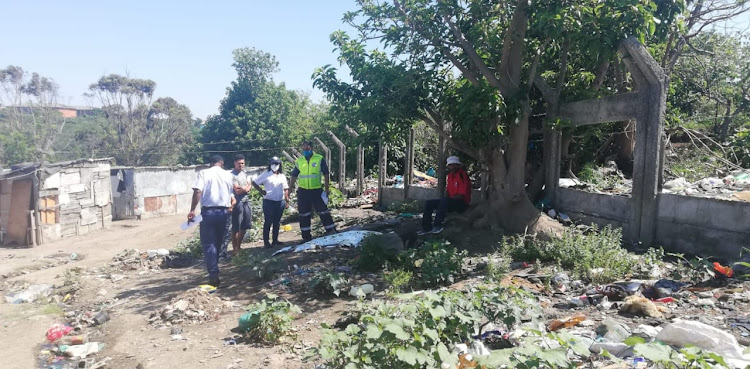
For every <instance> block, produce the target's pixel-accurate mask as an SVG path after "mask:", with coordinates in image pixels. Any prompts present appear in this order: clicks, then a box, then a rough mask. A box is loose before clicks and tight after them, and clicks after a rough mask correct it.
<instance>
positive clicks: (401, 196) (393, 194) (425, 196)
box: [382, 186, 482, 207]
mask: <svg viewBox="0 0 750 369" xmlns="http://www.w3.org/2000/svg"><path fill="white" fill-rule="evenodd" d="M382 191H383V205H384V206H386V207H387V206H390V205H391V204H393V203H395V202H399V201H406V200H416V201H420V202H423V201H426V200H432V199H438V198H440V194H439V193H438V190H437V189H436V188H426V187H417V186H412V187H410V188H409V198H408V199H407V198H406V190H404V189H403V188H395V187H384V188H383V189H382ZM481 195H482V193H481V191H479V190H474V191H472V193H471V203H472V204H476V203H477V202H478V201H480V200H481Z"/></svg>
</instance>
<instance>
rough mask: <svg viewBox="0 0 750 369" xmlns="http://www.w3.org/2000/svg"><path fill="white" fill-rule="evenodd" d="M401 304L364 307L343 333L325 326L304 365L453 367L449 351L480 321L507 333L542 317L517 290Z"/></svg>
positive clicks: (425, 297) (443, 295)
mask: <svg viewBox="0 0 750 369" xmlns="http://www.w3.org/2000/svg"><path fill="white" fill-rule="evenodd" d="M402 299H403V300H404V301H403V302H402V303H400V304H398V305H396V304H392V303H388V302H376V303H373V304H370V305H365V306H362V307H361V309H363V310H364V311H362V314H360V316H359V323H358V324H350V325H349V326H348V327H346V329H345V330H344V331H343V332H337V331H334V330H331V329H330V328H329V327H327V326H325V325H324V328H325V330H324V332H323V338H322V339H321V341H320V345H319V346H318V347H317V348H315V349H313V350H312V354H311V355H310V356H309V357H308V359H311V358H320V359H322V360H323V361H324V363H325V365H326V367H329V368H332V369H337V368H345V367H346V368H349V367H354V368H424V367H427V368H435V367H439V366H440V364H441V363H443V362H447V363H451V364H453V365H454V367H455V365H456V364H457V362H458V356H457V355H455V354H453V353H452V352H451V351H450V349H449V347H451V346H452V345H453V344H454V343H456V342H467V341H469V340H471V336H472V335H473V334H474V332H475V331H476V330H477V329H479V328H480V325H481V323H482V321H483V320H489V321H491V322H493V323H495V324H498V325H499V326H501V327H502V326H505V327H507V328H508V330H510V328H511V327H515V326H516V325H518V324H520V323H521V320H520V319H521V318H522V317H523V316H524V315H525V314H526V313H528V312H536V311H540V310H538V309H537V310H535V309H530V308H529V306H528V305H527V303H529V302H530V303H532V304H534V300H533V297H532V296H531V295H530V294H527V293H524V292H521V291H519V290H516V289H482V290H477V291H473V292H468V293H461V292H457V291H444V292H440V293H434V292H425V293H423V294H420V295H408V296H404V297H402ZM485 312H492V315H485V314H484V313H485ZM526 315H528V314H526ZM539 317H540V316H535V318H536V319H539Z"/></svg>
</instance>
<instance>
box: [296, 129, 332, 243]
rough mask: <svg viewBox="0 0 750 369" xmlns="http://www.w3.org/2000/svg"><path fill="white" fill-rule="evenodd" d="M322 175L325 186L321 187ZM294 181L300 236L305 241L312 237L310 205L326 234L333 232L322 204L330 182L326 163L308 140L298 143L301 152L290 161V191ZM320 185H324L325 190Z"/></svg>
mask: <svg viewBox="0 0 750 369" xmlns="http://www.w3.org/2000/svg"><path fill="white" fill-rule="evenodd" d="M324 177H325V187H323V178H324ZM297 182H299V189H297V210H298V211H299V228H300V231H302V239H303V240H305V241H310V240H312V234H311V231H312V227H311V226H310V223H311V221H312V210H313V208H315V212H316V213H318V216H319V217H320V221H321V222H323V227H324V228H325V230H326V234H328V233H336V225H335V224H334V223H333V217H331V213H330V212H329V211H328V206H327V205H326V203H327V199H328V195H329V194H330V192H329V186H330V183H331V177H330V175H329V172H328V164H327V163H326V161H325V159H323V156H322V155H320V154H315V153H313V151H312V142H310V141H305V142H303V143H302V156H301V157H299V158H298V159H297V161H295V162H294V170H292V181H291V183H290V184H289V190H290V192H292V191H294V186H295V184H296V183H297ZM323 189H325V192H324V191H323ZM323 194H325V195H323ZM324 198H325V199H326V200H325V201H324Z"/></svg>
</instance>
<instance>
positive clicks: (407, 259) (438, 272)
mask: <svg viewBox="0 0 750 369" xmlns="http://www.w3.org/2000/svg"><path fill="white" fill-rule="evenodd" d="M466 255H467V253H466V251H465V250H462V251H458V250H456V248H455V247H453V246H451V244H450V242H448V241H444V240H436V241H431V242H425V243H424V244H422V246H420V247H419V248H418V249H410V250H407V251H405V252H403V253H402V254H401V256H400V257H399V265H400V266H401V267H403V268H404V269H407V270H411V271H412V273H413V274H414V280H415V282H416V283H417V284H418V285H419V286H421V287H425V288H430V287H436V286H440V285H447V284H451V283H453V281H454V279H455V277H456V276H457V275H458V274H459V273H460V272H461V267H462V266H463V259H464V258H465V257H466Z"/></svg>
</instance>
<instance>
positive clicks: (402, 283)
mask: <svg viewBox="0 0 750 369" xmlns="http://www.w3.org/2000/svg"><path fill="white" fill-rule="evenodd" d="M383 280H384V281H385V283H386V285H388V290H389V291H390V292H392V293H400V292H405V291H406V289H407V288H408V287H409V286H410V285H411V282H412V272H411V271H408V270H404V269H393V270H386V271H385V272H384V273H383Z"/></svg>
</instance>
